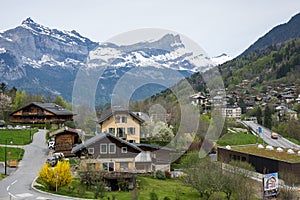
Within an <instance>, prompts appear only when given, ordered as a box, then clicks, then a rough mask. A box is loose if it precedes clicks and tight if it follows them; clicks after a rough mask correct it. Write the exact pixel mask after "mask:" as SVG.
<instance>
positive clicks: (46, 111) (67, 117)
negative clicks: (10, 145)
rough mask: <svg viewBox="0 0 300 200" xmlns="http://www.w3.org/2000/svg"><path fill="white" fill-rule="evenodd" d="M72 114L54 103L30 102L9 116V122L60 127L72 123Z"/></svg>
mask: <svg viewBox="0 0 300 200" xmlns="http://www.w3.org/2000/svg"><path fill="white" fill-rule="evenodd" d="M73 116H74V114H73V112H72V111H70V110H67V109H65V108H63V107H61V106H59V105H57V104H55V103H44V102H32V103H29V104H27V105H26V106H24V107H22V108H19V109H18V110H16V111H14V112H13V113H11V114H10V122H12V123H21V124H45V123H46V122H49V123H51V124H58V125H62V124H63V123H64V122H66V121H73Z"/></svg>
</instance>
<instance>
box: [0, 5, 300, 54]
mask: <svg viewBox="0 0 300 200" xmlns="http://www.w3.org/2000/svg"><path fill="white" fill-rule="evenodd" d="M0 10H1V11H0V20H1V21H0V22H1V23H0V30H6V29H10V28H14V27H16V26H18V25H20V24H21V22H22V21H23V20H24V19H26V18H27V17H31V18H32V19H33V20H34V21H35V22H37V23H40V24H42V25H44V26H47V27H50V28H57V29H60V30H76V31H77V32H79V33H80V34H81V35H83V36H85V37H88V38H90V39H91V40H93V41H97V42H103V41H106V40H108V39H110V38H111V37H113V36H116V35H118V34H121V33H123V32H127V31H132V30H135V29H140V28H162V29H168V30H172V31H175V32H178V33H181V34H183V35H185V36H187V37H188V38H190V39H191V40H193V41H195V42H196V43H197V44H199V45H200V46H201V47H202V48H203V49H204V50H205V51H206V53H207V54H208V55H209V56H217V55H219V54H221V53H223V52H225V53H227V54H229V55H230V56H237V55H239V54H240V53H242V52H243V51H244V50H245V49H246V48H247V47H249V46H250V45H251V44H252V43H253V42H255V41H256V40H257V39H258V38H259V37H261V36H263V35H264V34H265V33H267V32H268V31H269V30H270V29H272V28H273V27H274V26H276V25H279V24H282V23H285V22H287V21H288V20H289V19H290V18H291V17H292V16H293V15H295V14H297V13H298V12H300V1H299V0H180V1H179V0H147V1H146V0H144V1H143V0H131V1H129V0H119V1H117V0H86V1H83V0H48V1H40V0H26V1H23V0H18V1H17V0H9V1H8V0H6V1H5V2H2V3H1V9H0Z"/></svg>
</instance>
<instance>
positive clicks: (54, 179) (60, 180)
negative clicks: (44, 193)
mask: <svg viewBox="0 0 300 200" xmlns="http://www.w3.org/2000/svg"><path fill="white" fill-rule="evenodd" d="M39 177H40V178H41V179H42V180H43V182H44V183H46V184H47V186H48V188H49V189H50V190H55V188H56V186H57V187H62V186H65V185H68V184H69V183H71V182H72V179H73V177H72V172H71V168H70V164H69V163H68V162H66V161H59V162H58V163H57V165H56V166H55V167H54V168H52V167H51V166H49V165H48V163H46V164H44V166H43V168H42V169H41V170H40V172H39Z"/></svg>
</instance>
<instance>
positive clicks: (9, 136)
mask: <svg viewBox="0 0 300 200" xmlns="http://www.w3.org/2000/svg"><path fill="white" fill-rule="evenodd" d="M37 131H38V129H31V130H29V129H28V130H7V129H0V144H5V143H6V142H7V144H9V143H10V141H12V144H13V145H26V144H29V143H31V139H30V135H31V136H33V134H34V133H36V132H37Z"/></svg>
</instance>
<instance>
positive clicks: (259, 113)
mask: <svg viewBox="0 0 300 200" xmlns="http://www.w3.org/2000/svg"><path fill="white" fill-rule="evenodd" d="M256 119H257V123H258V124H261V125H262V111H261V108H260V107H258V108H257V110H256Z"/></svg>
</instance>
